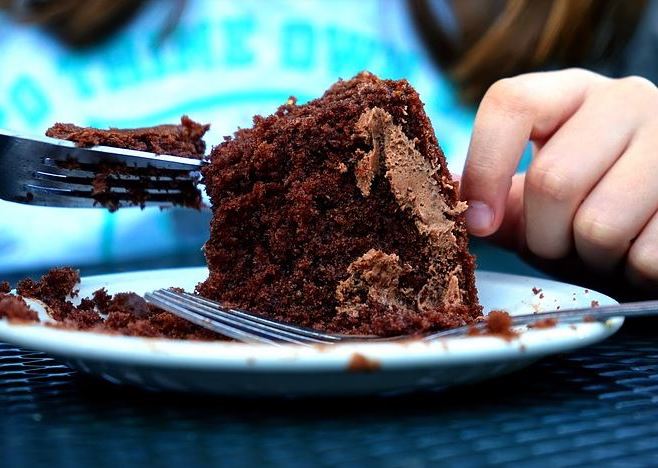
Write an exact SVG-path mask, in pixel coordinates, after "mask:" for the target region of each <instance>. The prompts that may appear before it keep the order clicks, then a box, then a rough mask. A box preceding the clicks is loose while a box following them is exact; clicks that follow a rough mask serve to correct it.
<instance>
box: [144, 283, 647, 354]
mask: <svg viewBox="0 0 658 468" xmlns="http://www.w3.org/2000/svg"><path fill="white" fill-rule="evenodd" d="M144 298H145V299H146V301H147V302H150V303H151V304H153V305H155V306H157V307H160V308H162V309H164V310H166V311H168V312H171V313H172V314H174V315H176V316H178V317H181V318H183V319H185V320H188V321H190V322H192V323H195V324H197V325H199V326H201V327H204V328H207V329H209V330H212V331H214V332H216V333H219V334H220V335H224V336H227V337H229V338H233V339H235V340H238V341H242V342H245V343H264V344H270V345H281V344H286V343H288V344H290V343H293V344H298V345H304V346H312V345H317V344H336V343H344V342H348V341H352V342H354V341H365V340H367V341H374V340H378V341H393V340H400V339H409V338H412V337H410V336H402V337H392V338H382V337H376V336H354V335H338V334H331V333H323V332H319V331H316V330H311V329H308V328H303V327H298V326H296V325H292V324H289V323H283V322H279V321H276V320H271V319H267V318H264V317H261V316H258V315H256V314H253V313H250V312H246V311H244V310H241V309H237V308H233V307H226V306H224V305H222V304H220V303H218V302H215V301H211V300H209V299H206V298H204V297H200V296H198V295H195V294H190V293H187V292H177V291H173V290H171V289H159V290H157V291H154V292H152V293H147V294H145V295H144ZM650 315H658V301H645V302H632V303H626V304H615V305H609V306H601V307H598V308H592V307H587V308H582V309H565V310H554V311H549V312H539V313H534V314H524V315H515V316H512V317H511V318H512V326H523V325H530V324H532V323H534V322H536V321H538V320H542V319H551V318H552V319H557V320H559V322H560V323H579V322H583V321H598V322H605V321H607V320H608V319H611V318H614V317H645V316H650ZM473 327H475V328H476V329H478V330H483V329H484V328H485V327H486V323H484V322H482V323H477V324H475V325H468V326H465V327H459V328H453V329H450V330H445V331H441V332H437V333H431V334H429V335H424V336H420V337H417V338H418V339H422V340H423V341H431V340H435V339H437V338H442V337H457V336H465V335H467V334H468V333H469V331H470V330H471V328H473Z"/></svg>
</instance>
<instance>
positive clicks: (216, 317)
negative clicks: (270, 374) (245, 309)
mask: <svg viewBox="0 0 658 468" xmlns="http://www.w3.org/2000/svg"><path fill="white" fill-rule="evenodd" d="M151 297H154V298H156V299H161V300H163V301H168V302H170V303H173V304H175V305H176V306H177V307H182V308H185V309H187V310H191V311H193V312H194V313H195V314H198V315H201V316H203V317H204V318H206V319H208V320H211V321H214V322H218V323H221V324H228V325H229V326H231V327H233V328H238V329H240V330H244V331H246V332H247V333H250V334H256V335H257V336H265V337H267V338H268V339H271V340H276V341H283V342H288V343H295V344H301V345H309V344H310V343H323V342H324V341H321V340H319V339H314V338H307V337H305V336H300V335H298V334H295V333H292V332H290V331H281V330H277V329H273V328H271V327H265V326H262V325H260V324H258V323H254V322H250V321H248V320H244V319H241V318H240V317H235V316H232V315H231V314H229V313H226V312H224V311H223V310H218V309H215V308H211V307H209V306H205V305H201V304H195V303H191V302H190V301H189V300H187V299H186V298H184V297H180V296H177V295H175V294H174V295H167V294H165V290H158V291H154V292H153V293H151Z"/></svg>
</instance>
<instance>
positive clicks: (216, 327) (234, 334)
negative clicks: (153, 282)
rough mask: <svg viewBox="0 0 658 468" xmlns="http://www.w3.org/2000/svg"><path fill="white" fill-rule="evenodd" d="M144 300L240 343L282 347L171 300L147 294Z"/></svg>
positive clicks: (278, 343) (272, 341)
mask: <svg viewBox="0 0 658 468" xmlns="http://www.w3.org/2000/svg"><path fill="white" fill-rule="evenodd" d="M144 299H145V300H146V301H148V302H150V303H151V304H153V305H155V306H157V307H160V308H161V309H164V310H166V311H168V312H171V313H172V314H174V315H176V316H178V317H180V318H182V319H185V320H188V321H190V322H192V323H194V324H196V325H199V326H200V327H203V328H206V329H208V330H211V331H214V332H216V333H219V334H220V335H223V336H227V337H229V338H233V339H235V340H238V341H243V342H247V343H265V344H271V345H274V346H280V345H281V343H280V342H277V341H275V340H271V339H269V338H266V337H263V336H260V335H256V334H253V333H249V332H246V331H244V330H242V329H240V328H237V327H233V326H231V325H229V324H227V323H223V322H219V321H217V320H214V319H209V318H208V317H205V316H203V315H202V314H199V313H196V312H193V311H191V310H190V309H189V308H187V307H184V306H180V305H178V304H176V303H174V302H172V301H170V300H167V299H165V298H160V297H156V296H154V295H153V294H150V293H146V294H145V295H144Z"/></svg>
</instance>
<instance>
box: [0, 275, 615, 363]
mask: <svg viewBox="0 0 658 468" xmlns="http://www.w3.org/2000/svg"><path fill="white" fill-rule="evenodd" d="M191 270H194V271H196V272H197V273H199V272H200V270H206V271H207V268H206V267H205V266H199V267H183V268H168V269H155V270H140V271H131V272H125V273H110V274H104V275H92V276H86V277H82V278H81V282H82V281H88V282H89V281H94V282H101V281H107V280H108V279H110V280H111V279H112V278H113V277H117V276H120V277H121V276H122V277H124V278H125V277H126V276H129V277H131V276H137V277H139V276H140V275H146V274H150V273H153V272H157V273H158V274H163V275H167V274H181V273H183V272H184V271H188V272H189V271H191ZM476 276H477V278H478V281H482V280H486V279H487V278H489V279H490V280H491V279H492V278H495V279H497V280H503V281H504V280H506V279H510V278H513V279H515V280H517V281H518V280H524V281H528V282H531V283H532V282H535V283H541V284H542V285H555V286H556V287H557V286H559V287H561V288H562V287H565V286H567V287H574V288H580V286H576V285H572V284H569V283H563V282H559V281H555V280H552V279H544V278H535V277H530V276H523V275H514V274H509V273H499V272H491V271H485V270H478V271H477V272H476ZM592 292H593V293H597V292H596V291H592ZM597 294H598V295H600V296H603V297H606V298H607V299H608V300H609V301H611V302H610V303H616V301H615V300H614V299H613V298H610V297H608V296H604V295H602V294H601V293H597ZM623 322H624V319H623V318H622V317H618V318H614V319H610V320H609V321H608V322H606V323H605V324H601V323H581V324H576V326H574V327H571V326H569V327H567V326H558V327H555V328H547V329H534V330H529V331H526V332H524V333H522V334H521V335H520V336H519V337H518V338H517V339H514V340H511V341H506V340H504V339H502V338H499V337H491V336H483V337H468V338H443V339H440V340H437V341H434V342H429V343H428V342H421V341H419V340H404V341H400V342H387V343H373V342H370V343H368V342H356V343H341V344H337V345H318V346H311V347H300V346H297V345H293V344H291V345H283V346H280V347H272V346H271V345H263V344H247V343H237V342H216V341H215V342H212V341H211V342H202V341H198V342H195V341H189V340H172V339H164V338H148V337H134V336H125V335H110V334H104V333H97V332H80V331H74V330H65V329H57V328H53V327H48V326H44V325H43V324H24V323H23V324H21V323H11V322H8V321H7V320H0V340H2V341H6V342H8V343H12V344H15V345H17V346H20V347H25V348H28V349H33V350H36V351H43V352H46V353H47V354H51V355H53V356H57V357H59V358H62V359H64V360H66V359H69V360H70V359H81V360H89V361H95V362H101V361H105V362H108V363H114V364H124V365H133V366H140V367H141V366H147V367H157V368H161V369H164V368H176V369H180V368H181V367H185V368H188V369H194V370H197V371H201V370H215V371H220V370H227V371H228V370H231V371H238V370H239V371H242V372H263V371H270V372H282V371H286V372H309V371H310V372H319V371H345V370H346V369H350V368H351V367H350V366H351V363H352V359H353V358H354V356H355V355H357V354H358V355H361V356H362V357H364V358H365V359H366V363H368V362H371V363H373V364H374V365H376V366H377V367H381V368H382V369H383V370H394V369H396V370H399V369H405V368H414V369H415V368H425V367H433V368H440V367H452V366H462V365H467V364H473V363H485V362H487V363H488V362H491V363H493V362H503V361H510V362H513V361H516V360H521V359H528V360H532V359H538V358H541V357H544V356H548V355H551V354H554V353H557V352H568V351H572V350H574V349H577V348H580V347H583V346H588V345H590V344H593V343H596V342H598V341H602V340H604V339H606V338H608V337H609V336H611V335H612V334H614V333H615V332H616V331H617V330H619V328H620V327H621V325H622V324H623ZM265 349H267V352H266V353H263V350H265ZM483 350H484V351H483ZM485 351H486V353H485ZM352 370H355V369H352ZM357 370H358V369H357Z"/></svg>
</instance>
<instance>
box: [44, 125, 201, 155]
mask: <svg viewBox="0 0 658 468" xmlns="http://www.w3.org/2000/svg"><path fill="white" fill-rule="evenodd" d="M209 128H210V125H202V124H199V123H197V122H195V121H193V120H192V119H190V118H189V117H188V116H186V115H184V116H182V117H181V123H180V125H157V126H155V127H145V128H131V129H118V128H110V129H108V130H101V129H98V128H90V127H78V126H77V125H73V124H65V123H56V124H55V125H53V126H52V127H50V128H49V129H48V130H47V131H46V135H47V136H49V137H52V138H58V139H60V140H69V141H73V142H75V143H76V144H77V145H78V146H83V147H92V146H98V145H103V146H112V147H114V148H128V149H133V150H137V151H147V152H149V153H156V154H170V155H172V156H181V157H184V158H195V159H203V156H204V154H205V152H206V143H205V142H204V141H203V136H204V135H205V133H206V132H207V131H208V129H209Z"/></svg>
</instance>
